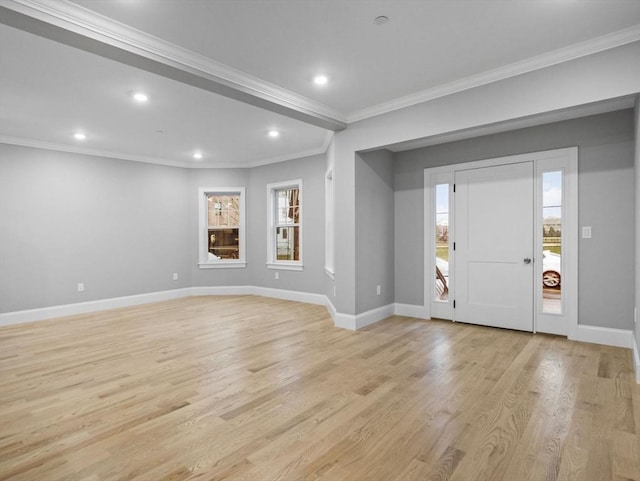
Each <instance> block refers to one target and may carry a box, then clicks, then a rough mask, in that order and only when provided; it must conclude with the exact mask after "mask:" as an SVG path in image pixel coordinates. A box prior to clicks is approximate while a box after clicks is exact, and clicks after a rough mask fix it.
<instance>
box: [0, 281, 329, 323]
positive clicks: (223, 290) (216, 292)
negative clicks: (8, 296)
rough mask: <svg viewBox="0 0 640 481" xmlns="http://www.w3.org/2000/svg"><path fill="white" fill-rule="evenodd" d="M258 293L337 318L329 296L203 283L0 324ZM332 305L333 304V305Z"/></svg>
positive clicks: (11, 315)
mask: <svg viewBox="0 0 640 481" xmlns="http://www.w3.org/2000/svg"><path fill="white" fill-rule="evenodd" d="M238 295H254V296H263V297H273V298H276V299H285V300H289V301H297V302H304V303H307V304H319V305H321V306H327V309H329V313H330V314H331V313H333V314H332V316H331V317H332V318H333V319H334V320H335V316H336V310H335V308H334V307H333V304H331V303H330V302H329V300H328V299H327V297H326V296H324V295H322V294H314V293H311V292H299V291H287V290H284V289H271V288H268V287H258V286H203V287H185V288H184V289H174V290H171V291H160V292H150V293H147V294H137V295H134V296H124V297H113V298H110V299H100V300H96V301H87V302H78V303H76V304H65V305H59V306H50V307H42V308H39V309H28V310H24V311H14V312H6V313H3V314H0V327H1V326H10V325H13V324H22V323H25V322H34V321H43V320H45V319H53V318H55V317H64V316H74V315H76V314H86V313H89V312H96V311H104V310H107V309H114V308H118V307H129V306H137V305H141V304H149V303H151V302H160V301H168V300H171V299H178V298H181V297H190V296H238ZM329 305H330V306H331V307H329Z"/></svg>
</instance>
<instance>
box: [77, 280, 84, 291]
mask: <svg viewBox="0 0 640 481" xmlns="http://www.w3.org/2000/svg"><path fill="white" fill-rule="evenodd" d="M78 292H84V282H78Z"/></svg>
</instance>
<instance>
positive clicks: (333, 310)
mask: <svg viewBox="0 0 640 481" xmlns="http://www.w3.org/2000/svg"><path fill="white" fill-rule="evenodd" d="M324 299H325V302H326V304H325V306H326V307H327V311H329V315H330V316H331V319H333V324H334V325H335V323H336V315H337V313H336V307H335V306H334V305H333V302H331V301H330V300H329V297H327V296H325V298H324Z"/></svg>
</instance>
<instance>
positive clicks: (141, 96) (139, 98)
mask: <svg viewBox="0 0 640 481" xmlns="http://www.w3.org/2000/svg"><path fill="white" fill-rule="evenodd" d="M133 100H135V101H136V102H138V103H141V104H143V103H145V102H146V101H147V100H149V96H148V95H147V94H145V93H143V92H134V94H133Z"/></svg>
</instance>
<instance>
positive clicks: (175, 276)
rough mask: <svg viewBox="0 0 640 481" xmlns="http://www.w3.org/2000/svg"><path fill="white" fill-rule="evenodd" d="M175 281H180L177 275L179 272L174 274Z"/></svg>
mask: <svg viewBox="0 0 640 481" xmlns="http://www.w3.org/2000/svg"><path fill="white" fill-rule="evenodd" d="M173 280H174V281H177V280H178V273H177V272H174V273H173Z"/></svg>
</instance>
